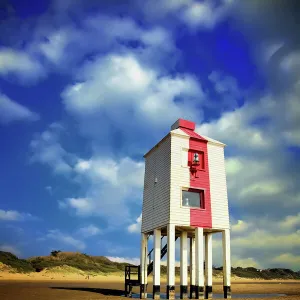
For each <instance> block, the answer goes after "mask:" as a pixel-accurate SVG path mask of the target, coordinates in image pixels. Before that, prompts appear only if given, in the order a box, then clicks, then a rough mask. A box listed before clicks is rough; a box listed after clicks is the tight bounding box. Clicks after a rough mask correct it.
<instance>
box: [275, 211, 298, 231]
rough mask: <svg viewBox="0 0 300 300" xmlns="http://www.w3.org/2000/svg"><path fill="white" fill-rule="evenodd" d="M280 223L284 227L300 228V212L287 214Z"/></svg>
mask: <svg viewBox="0 0 300 300" xmlns="http://www.w3.org/2000/svg"><path fill="white" fill-rule="evenodd" d="M278 225H279V227H280V228H282V229H290V230H291V229H292V230H293V229H295V228H296V227H298V228H300V213H298V214H297V215H295V216H286V217H285V218H284V220H282V221H281V222H280V223H279V224H278Z"/></svg>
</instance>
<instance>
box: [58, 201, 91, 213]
mask: <svg viewBox="0 0 300 300" xmlns="http://www.w3.org/2000/svg"><path fill="white" fill-rule="evenodd" d="M59 207H60V208H62V209H67V208H71V209H74V210H75V212H76V214H77V215H79V216H86V215H90V214H93V213H95V210H94V209H95V207H94V203H93V202H92V200H91V199H89V198H67V199H65V200H64V201H59Z"/></svg>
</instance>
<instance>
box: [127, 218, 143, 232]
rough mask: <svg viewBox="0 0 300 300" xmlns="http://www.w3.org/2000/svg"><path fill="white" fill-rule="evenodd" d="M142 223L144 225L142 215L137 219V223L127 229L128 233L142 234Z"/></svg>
mask: <svg viewBox="0 0 300 300" xmlns="http://www.w3.org/2000/svg"><path fill="white" fill-rule="evenodd" d="M141 223H142V214H140V216H139V217H138V218H137V219H136V221H135V223H133V224H131V225H129V226H128V227H127V230H128V232H130V233H139V232H141Z"/></svg>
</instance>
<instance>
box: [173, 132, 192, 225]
mask: <svg viewBox="0 0 300 300" xmlns="http://www.w3.org/2000/svg"><path fill="white" fill-rule="evenodd" d="M174 131H175V130H174ZM176 131H177V132H178V131H179V130H178V129H177V130H176ZM177 132H176V134H172V135H171V165H172V169H171V195H170V196H171V197H170V223H171V224H176V225H183V226H189V225H190V208H186V207H181V188H182V187H189V185H190V171H189V168H188V167H187V166H186V167H183V166H182V163H183V161H187V157H186V159H183V158H182V156H183V155H185V154H186V155H188V154H187V153H188V152H187V151H184V152H183V151H182V150H183V149H189V136H188V135H187V134H185V133H184V132H183V131H181V130H180V132H181V133H182V134H181V135H178V134H177ZM178 133H179V132H178Z"/></svg>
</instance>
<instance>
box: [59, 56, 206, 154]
mask: <svg viewBox="0 0 300 300" xmlns="http://www.w3.org/2000/svg"><path fill="white" fill-rule="evenodd" d="M80 76H81V78H80V82H78V83H76V84H74V85H72V86H69V87H67V88H66V89H65V90H64V92H63V94H62V97H63V101H64V104H65V107H66V110H67V111H68V112H69V113H71V114H72V115H73V116H75V118H76V119H77V120H78V121H79V124H80V129H81V133H82V134H83V135H84V136H85V137H88V138H91V139H92V140H93V143H95V144H98V145H99V147H101V151H109V152H111V151H112V150H113V149H111V148H112V144H113V136H112V135H111V130H112V128H114V130H115V131H116V132H118V133H119V134H120V138H121V139H122V140H126V142H127V146H126V149H127V151H129V150H130V149H135V151H136V150H137V148H140V147H142V145H141V143H140V135H139V134H133V132H136V133H137V132H140V134H143V133H144V132H146V131H148V128H149V126H152V132H151V136H153V135H156V134H157V133H158V131H157V128H163V126H164V125H167V124H172V123H174V120H176V119H178V118H179V117H185V118H191V119H197V118H198V119H199V117H201V114H200V112H199V109H198V107H197V105H198V104H199V103H201V101H202V100H203V99H204V94H203V92H202V90H201V87H200V86H199V84H198V82H197V81H196V80H195V79H194V78H193V77H192V76H190V75H188V74H183V75H180V76H178V75H177V76H176V75H174V76H167V75H163V74H161V73H160V72H159V71H158V70H156V69H152V68H149V67H148V66H147V65H143V64H142V63H141V62H140V61H139V59H138V58H137V57H136V56H134V55H132V54H126V55H123V56H120V55H115V54H111V55H108V56H106V57H104V58H103V57H101V58H98V59H96V60H95V61H94V62H93V63H87V64H86V65H85V67H84V68H83V69H82V70H81V71H80ZM129 82H130V84H129ZM83 99H84V101H83ZM195 99H197V102H196V101H193V100H195ZM166 112H168V113H167V114H166ZM125 124H126V126H124V125H125ZM136 124H139V126H138V127H137V126H136ZM96 128H101V130H98V129H97V130H96ZM103 145H105V147H103ZM128 145H129V146H128ZM120 147H122V144H121V145H120ZM120 147H119V148H118V150H119V151H122V150H123V149H122V148H120ZM113 148H114V147H113ZM145 150H146V149H145ZM143 151H144V150H143Z"/></svg>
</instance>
